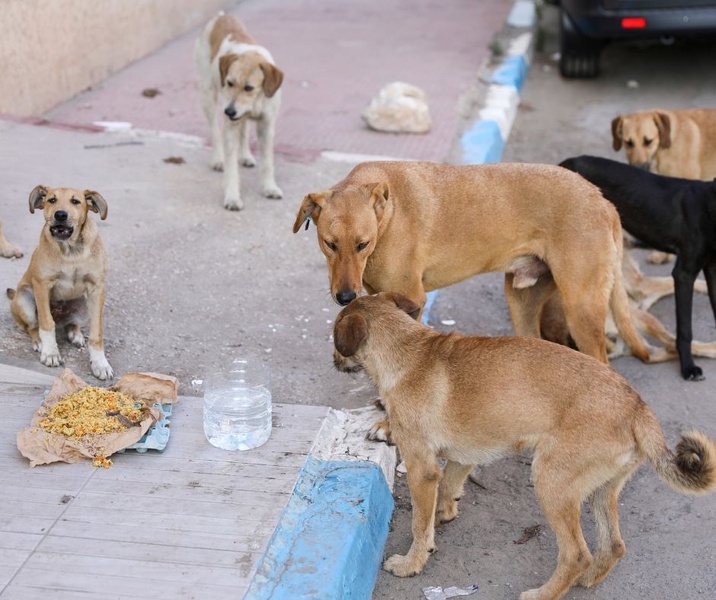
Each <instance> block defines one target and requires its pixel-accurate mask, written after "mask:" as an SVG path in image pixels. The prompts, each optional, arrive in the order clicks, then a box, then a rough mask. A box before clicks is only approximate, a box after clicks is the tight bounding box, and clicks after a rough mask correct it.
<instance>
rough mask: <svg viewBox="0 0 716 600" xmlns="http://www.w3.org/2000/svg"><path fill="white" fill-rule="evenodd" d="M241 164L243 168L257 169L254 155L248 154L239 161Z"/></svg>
mask: <svg viewBox="0 0 716 600" xmlns="http://www.w3.org/2000/svg"><path fill="white" fill-rule="evenodd" d="M239 164H240V165H241V166H242V167H255V166H256V159H255V158H254V157H253V155H252V154H247V155H245V156H242V157H241V158H240V159H239Z"/></svg>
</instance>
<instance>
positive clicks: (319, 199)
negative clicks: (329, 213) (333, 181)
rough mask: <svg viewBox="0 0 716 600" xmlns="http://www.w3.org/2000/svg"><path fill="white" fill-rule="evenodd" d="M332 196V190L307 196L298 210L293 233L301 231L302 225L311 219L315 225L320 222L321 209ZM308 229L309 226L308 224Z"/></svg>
mask: <svg viewBox="0 0 716 600" xmlns="http://www.w3.org/2000/svg"><path fill="white" fill-rule="evenodd" d="M332 195H333V192H332V191H331V190H325V191H323V192H311V193H310V194H306V196H305V197H304V199H303V202H301V208H299V209H298V214H297V215H296V221H295V222H294V224H293V233H297V232H298V230H299V229H301V225H303V224H304V223H305V222H306V221H309V219H313V222H314V223H315V222H316V221H318V217H319V215H320V214H321V208H323V205H324V204H325V203H326V201H327V200H328V199H329V198H330V197H331V196H332ZM306 229H308V224H306Z"/></svg>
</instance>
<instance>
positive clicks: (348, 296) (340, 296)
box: [336, 291, 356, 306]
mask: <svg viewBox="0 0 716 600" xmlns="http://www.w3.org/2000/svg"><path fill="white" fill-rule="evenodd" d="M355 297H356V293H355V292H350V291H349V292H338V293H337V294H336V300H337V301H338V304H340V305H341V306H345V305H346V304H348V303H349V302H350V301H351V300H353V299H354V298H355Z"/></svg>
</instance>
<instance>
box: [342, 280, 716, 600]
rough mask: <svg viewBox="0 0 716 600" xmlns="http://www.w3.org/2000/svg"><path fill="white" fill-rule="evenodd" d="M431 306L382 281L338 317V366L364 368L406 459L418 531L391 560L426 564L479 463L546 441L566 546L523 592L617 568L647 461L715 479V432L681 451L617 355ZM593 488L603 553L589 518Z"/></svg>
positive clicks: (676, 481)
mask: <svg viewBox="0 0 716 600" xmlns="http://www.w3.org/2000/svg"><path fill="white" fill-rule="evenodd" d="M419 312H420V306H419V305H417V304H415V303H414V302H412V301H410V300H408V299H407V298H404V297H402V296H400V295H398V294H393V293H382V294H378V295H375V296H363V297H360V298H357V299H355V300H353V301H352V302H351V303H350V304H349V305H348V306H347V307H345V308H344V309H343V310H342V311H341V312H340V313H339V315H338V317H337V318H336V322H335V325H334V343H335V349H336V352H335V354H334V363H335V365H336V368H337V369H338V370H340V371H347V372H350V371H354V370H357V369H359V368H363V369H365V371H366V373H367V374H368V375H369V377H370V378H371V380H372V381H373V383H374V384H375V385H376V387H377V388H378V391H379V393H380V395H381V398H382V400H383V403H384V404H385V407H386V410H387V411H388V417H389V419H390V423H391V425H392V428H393V440H394V441H395V442H396V443H397V445H398V448H399V450H400V454H401V457H402V458H403V460H404V461H405V464H406V467H407V473H408V474H407V477H408V485H409V488H410V495H411V499H412V504H413V523H412V531H413V542H412V545H411V546H410V550H409V551H408V553H407V554H406V555H404V556H403V555H397V554H396V555H394V556H391V557H390V558H388V559H387V560H386V561H385V563H384V564H383V568H385V569H386V570H387V571H390V572H391V573H393V574H395V575H397V576H399V577H406V576H410V575H415V574H417V573H420V571H421V570H422V569H423V566H424V565H425V563H426V561H427V560H428V557H429V555H430V553H431V552H433V551H435V549H436V546H435V537H434V536H435V522H436V520H437V521H438V522H443V521H450V520H452V519H454V518H455V517H456V516H457V512H458V509H457V500H458V499H459V498H460V496H461V495H462V491H463V484H464V481H465V478H466V477H467V476H468V474H469V473H470V471H471V470H472V468H473V467H474V466H475V465H478V464H485V463H488V462H491V461H493V460H495V459H498V458H502V457H506V456H509V455H511V454H514V453H521V452H525V451H532V452H533V453H534V458H533V460H532V480H533V482H534V489H535V494H536V496H537V499H538V501H539V503H540V506H541V508H542V511H543V513H544V515H545V517H546V519H547V521H548V522H549V525H550V527H551V528H552V529H553V530H554V532H555V534H556V537H557V544H558V547H559V555H558V558H557V567H556V569H555V570H554V573H553V574H552V576H551V577H550V578H549V580H548V581H547V582H546V583H545V584H544V585H543V586H542V587H540V588H538V589H533V590H529V591H526V592H523V593H522V594H521V596H520V598H521V600H556V599H558V598H561V597H562V596H563V595H564V594H565V593H566V592H567V590H569V588H570V587H571V586H572V585H575V584H576V585H582V586H586V587H590V586H592V585H594V584H596V583H598V582H599V581H601V580H602V579H603V578H604V577H606V575H607V574H608V573H609V571H610V570H611V569H612V567H613V566H614V565H615V564H616V562H617V561H618V560H619V559H620V558H621V557H622V556H623V555H624V552H625V545H624V541H623V540H622V537H621V535H620V532H619V516H618V513H617V508H618V499H619V493H620V491H621V489H622V487H623V486H624V484H625V483H626V482H627V480H628V479H629V477H630V476H631V475H632V473H633V472H634V471H635V470H636V468H637V467H638V466H639V465H640V464H641V463H642V462H644V461H645V460H648V461H649V463H650V464H651V465H652V467H653V468H654V470H655V471H656V473H657V475H658V476H659V477H660V478H661V479H662V480H664V481H665V482H666V483H667V484H668V485H669V486H671V487H672V488H674V489H675V490H677V491H679V492H681V493H687V494H699V493H705V492H708V491H710V490H712V489H713V488H714V487H716V444H714V442H713V441H712V440H710V439H709V438H708V437H706V436H705V435H704V434H702V433H699V432H689V433H686V434H684V435H682V437H681V439H680V441H679V443H678V444H677V446H676V451H675V452H674V453H672V451H671V450H670V449H669V447H668V445H667V442H666V440H665V438H664V434H663V432H662V430H661V426H660V425H659V422H658V421H657V420H656V417H655V416H654V414H653V413H652V411H651V410H650V409H649V407H648V405H647V404H646V403H645V402H644V401H643V400H642V399H641V398H640V397H639V395H638V394H637V392H636V391H635V390H634V389H633V388H631V386H630V385H629V384H628V382H627V381H626V380H625V379H624V378H623V377H621V376H620V375H619V374H618V373H616V372H615V371H614V370H612V369H610V368H609V367H608V366H607V365H604V364H602V363H600V362H598V361H596V360H594V359H592V358H591V357H588V356H585V355H584V354H581V353H578V352H574V351H573V350H570V349H568V348H564V347H562V346H559V345H557V344H552V343H550V342H546V341H544V340H537V339H533V338H526V337H502V338H485V337H476V336H475V337H470V336H463V335H460V334H457V333H450V334H441V333H438V332H436V331H434V330H433V329H431V328H429V327H427V326H424V325H421V324H420V323H417V322H415V321H414V320H413V319H414V317H416V316H417V315H418V314H419ZM595 425H596V426H595ZM441 457H442V458H445V459H447V463H446V465H445V468H444V470H441V468H440V466H439V463H438V459H439V458H441ZM585 500H589V502H590V504H591V507H592V512H593V514H594V518H595V520H596V525H597V527H596V530H597V541H596V548H595V554H594V556H592V554H591V552H590V550H589V548H588V547H587V544H586V542H585V540H584V536H583V533H582V529H581V525H580V513H581V505H582V503H583V502H584V501H585Z"/></svg>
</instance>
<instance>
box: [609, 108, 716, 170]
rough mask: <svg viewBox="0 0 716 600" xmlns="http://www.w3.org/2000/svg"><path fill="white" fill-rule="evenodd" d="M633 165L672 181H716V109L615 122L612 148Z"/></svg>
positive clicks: (652, 114)
mask: <svg viewBox="0 0 716 600" xmlns="http://www.w3.org/2000/svg"><path fill="white" fill-rule="evenodd" d="M622 146H623V147H624V151H625V152H626V157H627V160H628V161H629V164H631V165H634V166H636V167H642V168H644V169H647V170H648V171H651V172H652V173H658V174H659V175H669V176H671V177H683V178H685V179H703V180H705V181H708V180H710V179H713V178H714V177H716V109H709V108H695V109H687V110H661V109H655V110H644V111H640V112H634V113H628V114H623V115H619V116H618V117H616V118H615V119H614V120H613V121H612V147H613V148H614V150H615V151H616V152H618V151H619V150H621V149H622Z"/></svg>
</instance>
